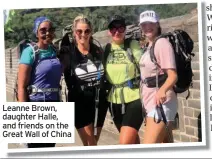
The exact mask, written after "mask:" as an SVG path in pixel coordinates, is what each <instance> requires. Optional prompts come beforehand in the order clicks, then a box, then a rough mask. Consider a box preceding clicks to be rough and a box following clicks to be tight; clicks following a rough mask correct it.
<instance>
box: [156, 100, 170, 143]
mask: <svg viewBox="0 0 212 159" xmlns="http://www.w3.org/2000/svg"><path fill="white" fill-rule="evenodd" d="M159 109H160V112H161V116H162V118H163V122H164V123H165V128H166V131H167V134H168V138H169V142H173V140H172V135H171V133H170V131H169V127H168V122H167V119H166V116H165V113H164V110H163V107H162V104H160V106H159Z"/></svg>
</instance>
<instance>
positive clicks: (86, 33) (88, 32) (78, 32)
mask: <svg viewBox="0 0 212 159" xmlns="http://www.w3.org/2000/svg"><path fill="white" fill-rule="evenodd" d="M83 32H84V34H85V35H88V34H90V33H91V30H90V29H86V30H85V31H83V30H81V29H77V30H76V34H77V35H81V34H82V33H83Z"/></svg>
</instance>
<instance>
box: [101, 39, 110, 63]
mask: <svg viewBox="0 0 212 159" xmlns="http://www.w3.org/2000/svg"><path fill="white" fill-rule="evenodd" d="M110 51H111V43H107V44H106V45H105V48H104V55H103V63H104V65H106V62H107V57H108V55H109V53H110Z"/></svg>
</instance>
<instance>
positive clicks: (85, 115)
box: [60, 16, 107, 146]
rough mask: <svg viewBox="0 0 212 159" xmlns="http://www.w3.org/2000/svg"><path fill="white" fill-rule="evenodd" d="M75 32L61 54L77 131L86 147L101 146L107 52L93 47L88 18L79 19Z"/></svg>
mask: <svg viewBox="0 0 212 159" xmlns="http://www.w3.org/2000/svg"><path fill="white" fill-rule="evenodd" d="M72 29H73V41H70V40H69V35H68V34H66V35H65V36H64V38H63V40H62V43H61V50H60V59H61V61H62V63H64V66H65V71H64V75H65V81H66V85H67V88H68V101H69V102H75V127H76V129H77V131H78V133H79V136H80V138H81V140H82V142H83V145H84V146H91V145H97V141H98V138H99V135H100V132H101V129H102V126H103V123H104V119H105V116H106V112H107V107H105V106H104V105H102V104H101V103H102V100H100V101H99V99H100V98H99V97H100V96H102V97H104V94H102V93H103V91H102V89H100V84H101V81H102V78H101V77H102V75H103V74H104V68H103V64H102V53H103V51H102V49H101V48H100V47H98V46H97V45H95V44H94V43H93V39H92V36H91V35H92V26H91V22H90V21H89V20H88V19H87V18H86V17H84V16H77V17H76V18H75V19H74V22H73V28H72ZM101 99H103V98H101ZM97 119H98V120H97ZM96 127H98V128H97V134H96V132H95V131H96ZM95 135H96V136H95Z"/></svg>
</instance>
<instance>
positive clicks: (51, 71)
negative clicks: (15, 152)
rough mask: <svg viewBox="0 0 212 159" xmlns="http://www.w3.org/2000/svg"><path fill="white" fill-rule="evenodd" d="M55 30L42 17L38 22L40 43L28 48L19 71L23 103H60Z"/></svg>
mask: <svg viewBox="0 0 212 159" xmlns="http://www.w3.org/2000/svg"><path fill="white" fill-rule="evenodd" d="M54 30H55V29H54V28H53V24H52V22H51V21H50V20H49V19H48V18H46V17H38V18H37V19H36V20H35V22H34V30H33V31H34V33H35V35H36V37H37V39H38V42H37V43H35V44H32V45H31V46H28V47H26V48H25V49H24V50H23V51H22V54H21V58H20V64H19V71H18V72H19V73H18V101H19V102H59V101H60V98H59V87H60V79H61V75H62V67H61V64H60V61H59V60H58V59H57V57H56V51H55V50H54V48H53V47H52V45H51V43H52V40H53V39H54V36H55V34H54ZM33 51H36V52H37V53H36V54H34V52H33ZM54 146H55V143H31V144H28V147H29V148H35V147H54Z"/></svg>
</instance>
